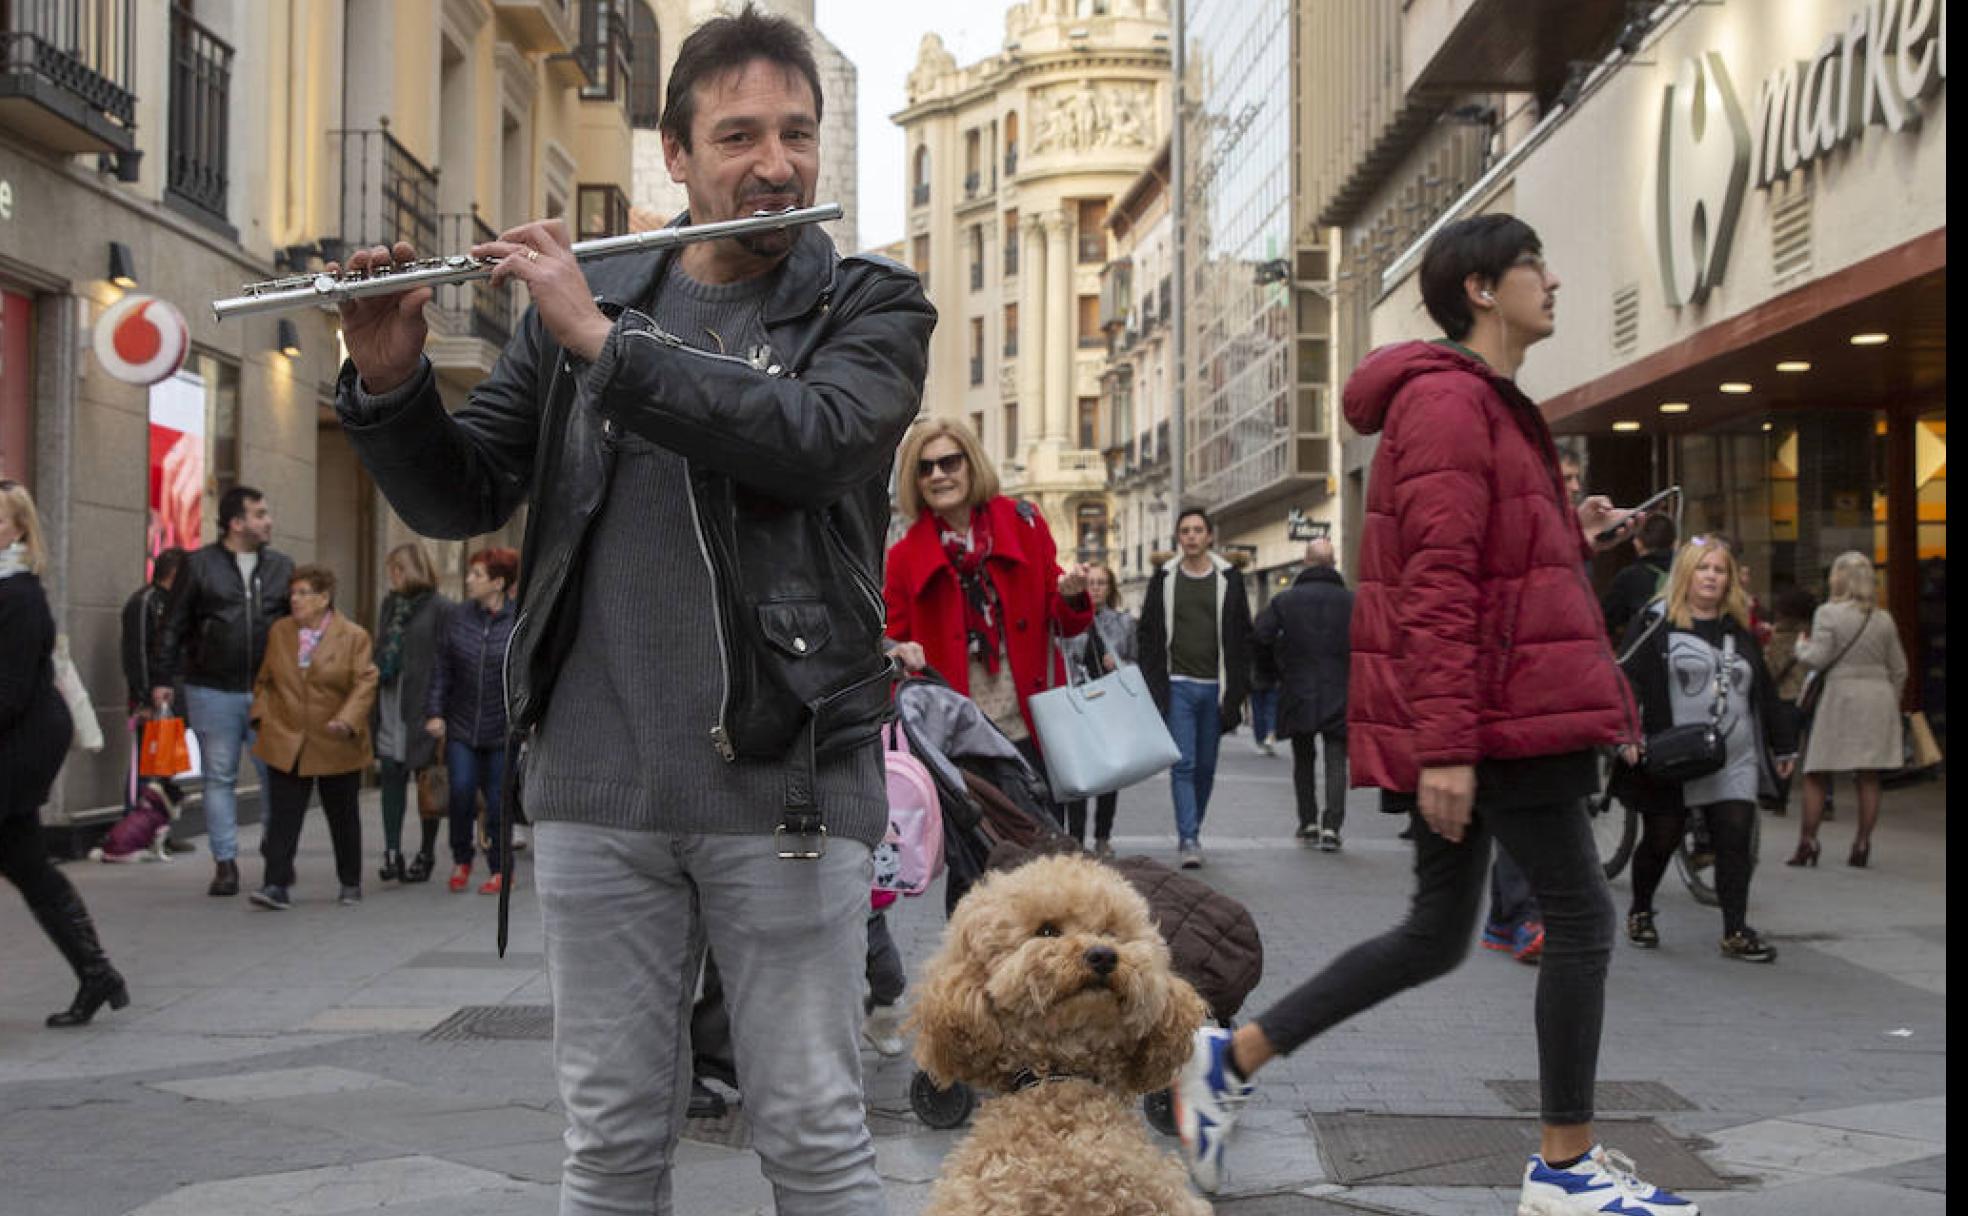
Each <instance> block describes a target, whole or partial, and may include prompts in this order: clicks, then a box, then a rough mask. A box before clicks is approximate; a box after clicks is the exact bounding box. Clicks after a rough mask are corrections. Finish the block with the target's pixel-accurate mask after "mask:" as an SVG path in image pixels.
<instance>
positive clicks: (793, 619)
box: [758, 600, 834, 659]
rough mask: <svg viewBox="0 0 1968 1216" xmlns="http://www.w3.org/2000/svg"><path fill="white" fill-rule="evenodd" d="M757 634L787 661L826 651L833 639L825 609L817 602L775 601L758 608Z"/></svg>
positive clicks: (829, 620)
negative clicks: (787, 659) (786, 658)
mask: <svg viewBox="0 0 1968 1216" xmlns="http://www.w3.org/2000/svg"><path fill="white" fill-rule="evenodd" d="M758 623H759V633H760V634H761V635H762V636H763V637H764V638H765V642H766V645H768V646H770V647H772V648H773V649H774V650H776V651H778V652H779V653H780V654H783V655H785V656H786V657H788V658H791V659H804V658H807V657H809V656H811V655H815V654H818V653H819V652H820V651H822V650H824V649H826V646H827V643H828V642H829V641H830V640H832V638H833V636H834V625H833V621H832V620H831V619H830V618H829V616H828V614H827V606H826V605H825V604H824V603H822V602H821V601H819V600H778V601H774V602H771V603H765V604H760V605H759V606H758Z"/></svg>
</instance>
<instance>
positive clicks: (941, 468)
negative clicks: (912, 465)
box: [916, 452, 964, 477]
mask: <svg viewBox="0 0 1968 1216" xmlns="http://www.w3.org/2000/svg"><path fill="white" fill-rule="evenodd" d="M963 467H964V454H963V453H962V452H951V453H950V454H949V455H948V456H938V457H937V458H936V459H934V460H918V461H917V462H916V476H918V477H927V476H929V475H930V474H931V473H938V472H940V473H942V474H943V475H944V476H945V477H947V476H949V475H950V474H952V473H954V472H956V471H957V470H958V469H961V468H963Z"/></svg>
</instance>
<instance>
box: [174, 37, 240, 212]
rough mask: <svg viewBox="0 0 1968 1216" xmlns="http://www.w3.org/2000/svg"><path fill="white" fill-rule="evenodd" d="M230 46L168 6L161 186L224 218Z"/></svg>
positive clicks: (230, 78)
mask: <svg viewBox="0 0 1968 1216" xmlns="http://www.w3.org/2000/svg"><path fill="white" fill-rule="evenodd" d="M231 92H232V48H231V47H230V46H228V45H226V44H225V43H224V42H223V41H221V40H220V39H219V37H218V36H217V35H216V34H214V33H212V31H211V30H208V29H206V28H205V27H204V26H202V25H200V24H198V22H196V21H194V20H192V17H191V14H190V13H189V12H187V11H185V10H184V9H182V8H176V7H174V8H172V9H171V161H170V172H169V174H168V175H167V177H166V181H165V183H164V188H165V189H166V190H167V191H168V192H169V193H170V194H171V195H173V196H175V197H177V198H178V199H180V200H182V201H184V202H186V203H189V204H191V205H192V207H194V208H196V209H197V210H198V211H200V212H202V213H204V214H205V215H207V216H210V217H212V218H214V219H217V220H219V221H220V222H222V223H223V222H224V220H225V214H226V130H227V127H228V126H229V123H230V118H231V113H232V105H231Z"/></svg>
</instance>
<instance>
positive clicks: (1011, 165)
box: [1005, 144, 1018, 177]
mask: <svg viewBox="0 0 1968 1216" xmlns="http://www.w3.org/2000/svg"><path fill="white" fill-rule="evenodd" d="M1005 176H1006V177H1017V176H1018V145H1017V144H1013V145H1011V147H1009V148H1007V149H1005Z"/></svg>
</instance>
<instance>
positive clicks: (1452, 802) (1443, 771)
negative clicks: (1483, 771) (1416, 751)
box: [1415, 764, 1476, 844]
mask: <svg viewBox="0 0 1968 1216" xmlns="http://www.w3.org/2000/svg"><path fill="white" fill-rule="evenodd" d="M1415 799H1416V801H1418V802H1419V803H1420V804H1421V817H1422V818H1423V819H1425V820H1427V821H1428V826H1429V827H1430V828H1432V829H1434V831H1435V834H1436V835H1437V836H1440V837H1441V838H1442V839H1444V840H1446V841H1448V842H1449V843H1450V844H1461V843H1462V838H1463V836H1464V835H1466V834H1467V833H1468V831H1469V814H1470V810H1471V808H1473V807H1474V806H1475V805H1476V769H1475V767H1474V766H1473V765H1468V764H1456V765H1450V766H1448V767H1446V768H1425V769H1422V770H1421V784H1420V785H1419V786H1418V787H1417V788H1416V789H1415Z"/></svg>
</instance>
